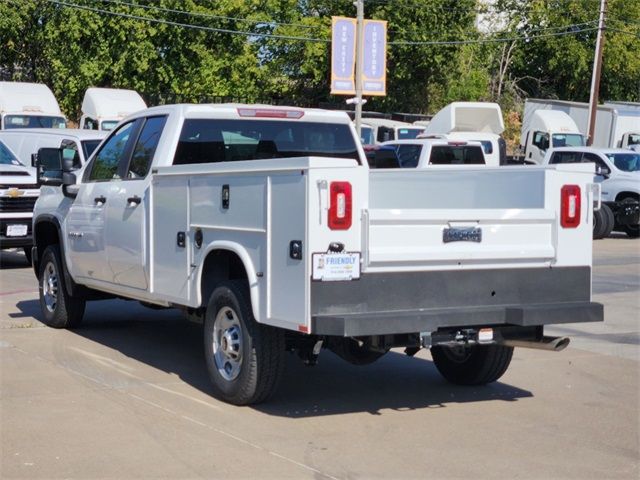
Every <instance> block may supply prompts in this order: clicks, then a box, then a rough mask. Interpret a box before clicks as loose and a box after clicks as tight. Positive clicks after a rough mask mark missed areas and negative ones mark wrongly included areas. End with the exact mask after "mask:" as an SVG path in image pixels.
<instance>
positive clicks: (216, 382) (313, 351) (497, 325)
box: [33, 104, 603, 404]
mask: <svg viewBox="0 0 640 480" xmlns="http://www.w3.org/2000/svg"><path fill="white" fill-rule="evenodd" d="M56 155H57V157H56ZM52 157H56V158H57V161H56V160H55V158H53V159H52ZM39 159H40V160H41V161H42V162H44V163H45V164H46V165H48V167H47V170H48V171H49V172H52V171H53V170H56V169H53V168H52V166H53V165H57V171H58V174H57V175H53V174H52V173H49V174H48V175H49V176H42V175H41V177H40V181H41V182H43V183H44V184H45V186H43V188H42V193H41V197H40V199H39V200H38V202H37V204H36V210H35V215H34V223H33V228H34V234H35V247H34V250H33V252H34V269H35V272H36V275H37V278H38V286H39V292H40V305H41V309H42V314H43V320H44V321H45V322H46V323H47V324H48V325H50V326H52V327H57V328H72V327H75V326H77V325H78V324H79V323H80V322H81V320H82V318H83V315H84V308H85V302H86V301H87V300H91V299H95V298H104V296H105V295H113V296H117V297H124V298H129V299H134V300H138V301H140V302H143V303H145V304H147V305H153V306H160V307H173V308H179V309H182V310H184V311H186V312H187V313H189V314H190V315H191V316H192V317H193V318H199V319H201V320H202V321H203V322H204V329H203V343H204V354H205V359H206V365H207V368H208V371H209V377H210V380H211V382H212V384H213V387H214V391H215V394H216V395H217V396H218V397H219V398H221V399H223V400H225V401H227V402H231V403H234V404H251V403H257V402H260V401H264V400H266V399H267V398H269V397H270V396H271V395H272V394H273V393H274V391H275V389H276V386H277V384H278V381H279V380H280V378H281V377H282V376H283V368H284V364H285V354H286V352H287V351H294V352H297V353H298V355H299V356H300V357H302V358H303V359H305V361H306V362H307V363H310V364H312V363H313V362H314V361H315V359H316V358H317V355H318V353H319V352H320V350H321V349H322V348H323V347H326V348H329V349H331V350H332V351H334V352H335V353H336V354H338V355H339V356H340V357H342V358H343V359H345V360H347V361H349V362H351V363H354V364H359V365H362V364H366V363H370V362H373V361H375V360H376V359H378V358H380V357H381V356H382V355H384V354H385V353H386V352H388V351H389V350H390V349H391V348H394V347H404V348H405V352H406V353H407V354H408V355H414V354H415V353H416V352H418V350H419V349H420V348H422V347H425V348H431V352H432V356H433V359H434V362H435V365H436V367H437V368H438V370H439V371H440V372H441V373H442V374H443V376H444V377H445V378H446V379H448V380H449V381H451V382H454V383H458V384H464V385H478V384H485V383H489V382H493V381H495V380H497V379H498V378H500V376H501V375H502V374H503V373H504V372H505V371H506V369H507V367H508V366H509V363H510V361H511V357H512V354H513V347H514V346H523V347H532V348H542V349H547V350H561V349H562V348H564V347H565V346H566V345H567V343H568V341H569V340H568V339H567V338H565V337H555V338H549V337H546V336H545V335H544V325H548V324H557V323H571V322H591V321H601V320H602V319H603V308H602V305H601V304H598V303H594V302H592V301H591V263H592V255H591V248H592V244H591V230H592V220H593V215H592V209H591V208H588V207H590V206H591V204H592V202H593V201H594V200H595V199H594V196H595V194H594V192H595V191H596V190H595V189H594V188H592V187H593V185H592V182H593V176H594V166H593V165H591V164H589V165H560V166H555V167H542V166H537V167H531V168H527V169H524V168H522V167H508V166H507V167H499V168H492V167H483V168H478V169H474V170H469V171H463V170H461V169H460V168H459V167H457V166H452V167H450V168H447V167H442V168H441V169H437V170H436V169H434V170H431V169H424V170H416V169H411V170H404V169H393V170H386V171H383V170H379V171H371V172H370V171H369V167H368V165H367V161H366V159H365V156H364V151H363V148H362V145H361V143H360V141H359V139H358V137H357V134H356V132H355V129H354V127H353V125H352V123H351V121H350V120H349V118H348V116H347V115H346V114H344V113H337V112H330V111H323V110H314V109H298V108H292V107H271V106H260V105H231V104H229V105H167V106H162V107H153V108H150V109H148V110H144V111H141V112H138V113H136V114H134V115H132V116H130V117H128V118H127V119H125V120H124V121H122V122H121V123H120V125H119V126H118V127H117V128H116V129H115V130H114V131H113V132H111V134H110V136H109V137H107V138H106V139H105V140H104V142H103V143H102V144H101V145H100V146H99V147H98V150H96V152H95V153H94V155H93V157H92V159H91V160H90V161H89V163H88V164H87V165H85V166H84V167H83V168H82V169H81V170H80V171H78V172H75V173H72V172H71V171H70V162H64V161H63V159H62V153H61V152H59V151H57V150H55V149H53V150H52V149H43V150H41V151H40V154H39ZM60 178H61V179H60ZM416 381H419V380H418V379H417V380H416Z"/></svg>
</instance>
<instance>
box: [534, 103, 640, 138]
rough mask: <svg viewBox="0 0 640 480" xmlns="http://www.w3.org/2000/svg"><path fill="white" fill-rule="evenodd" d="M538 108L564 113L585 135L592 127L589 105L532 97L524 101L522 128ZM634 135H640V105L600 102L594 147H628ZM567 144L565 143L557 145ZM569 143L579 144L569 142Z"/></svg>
mask: <svg viewBox="0 0 640 480" xmlns="http://www.w3.org/2000/svg"><path fill="white" fill-rule="evenodd" d="M538 110H552V111H556V112H564V113H566V114H567V115H568V116H569V117H571V119H572V120H573V121H574V122H575V124H576V126H577V128H578V131H580V132H581V133H583V134H584V136H585V138H586V135H587V134H588V129H589V104H588V103H582V102H568V101H565V100H543V99H538V98H529V99H527V100H526V102H525V107H524V117H523V123H522V125H523V129H524V125H525V123H526V122H527V118H528V117H529V116H531V115H532V114H533V112H535V111H538ZM631 135H638V136H640V108H638V107H636V106H635V105H634V104H629V103H625V102H609V103H606V104H604V105H598V109H597V113H596V125H595V131H594V138H593V141H592V144H591V146H592V147H596V148H628V147H629V138H630V136H631ZM556 146H557V147H559V146H564V145H556ZM566 146H573V147H575V146H578V145H573V144H572V145H569V144H567V145H566Z"/></svg>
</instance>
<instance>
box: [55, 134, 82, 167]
mask: <svg viewBox="0 0 640 480" xmlns="http://www.w3.org/2000/svg"><path fill="white" fill-rule="evenodd" d="M60 147H61V148H63V149H64V150H68V151H73V152H75V153H74V155H73V168H80V167H81V166H82V162H81V161H80V154H79V153H78V146H77V145H76V142H74V141H73V140H62V143H61V144H60Z"/></svg>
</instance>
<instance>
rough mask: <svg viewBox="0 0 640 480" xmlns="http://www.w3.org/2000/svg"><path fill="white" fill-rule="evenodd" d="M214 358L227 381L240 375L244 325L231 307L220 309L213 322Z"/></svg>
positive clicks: (219, 371)
mask: <svg viewBox="0 0 640 480" xmlns="http://www.w3.org/2000/svg"><path fill="white" fill-rule="evenodd" d="M213 359H214V361H215V363H216V368H217V369H218V373H220V375H221V376H222V378H224V379H225V380H227V381H231V380H234V379H235V378H237V377H238V375H240V369H241V367H242V326H241V325H240V320H239V318H238V315H237V314H236V312H235V311H234V310H233V309H232V308H229V307H223V308H221V309H220V310H219V311H218V314H217V315H216V320H215V322H214V324H213Z"/></svg>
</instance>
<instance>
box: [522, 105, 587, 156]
mask: <svg viewBox="0 0 640 480" xmlns="http://www.w3.org/2000/svg"><path fill="white" fill-rule="evenodd" d="M527 107H530V108H527ZM534 107H535V106H534V105H529V104H525V110H524V116H523V118H522V131H521V134H520V149H521V150H522V151H523V153H524V161H525V163H529V164H542V163H543V161H544V157H545V155H546V154H547V151H548V150H549V149H550V148H558V147H582V146H584V144H585V136H584V135H583V134H582V133H581V132H580V130H579V129H578V126H577V125H576V122H574V121H573V119H572V118H571V117H570V116H569V115H568V114H566V113H565V112H560V111H556V110H545V109H536V108H534Z"/></svg>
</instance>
